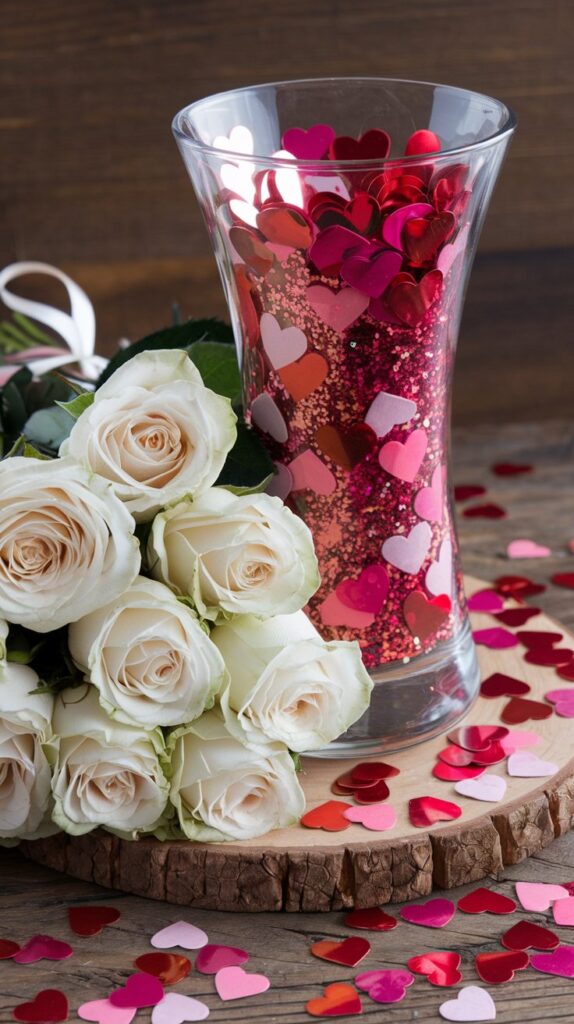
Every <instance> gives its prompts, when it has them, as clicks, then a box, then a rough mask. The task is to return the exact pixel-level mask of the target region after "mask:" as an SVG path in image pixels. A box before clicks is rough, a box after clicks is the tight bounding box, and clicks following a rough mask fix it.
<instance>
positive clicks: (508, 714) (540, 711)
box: [500, 697, 552, 725]
mask: <svg viewBox="0 0 574 1024" xmlns="http://www.w3.org/2000/svg"><path fill="white" fill-rule="evenodd" d="M551 714H552V708H551V707H548V704H541V703H540V701H538V700H525V699H524V698H523V697H513V698H512V700H510V701H509V702H508V704H507V705H506V707H505V708H504V711H503V712H502V714H501V716H500V717H501V719H502V721H503V722H506V723H507V725H520V724H521V723H522V722H527V721H528V720H529V719H533V721H535V722H538V721H541V720H542V719H544V718H550V715H551Z"/></svg>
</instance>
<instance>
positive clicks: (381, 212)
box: [173, 78, 515, 757]
mask: <svg viewBox="0 0 574 1024" xmlns="http://www.w3.org/2000/svg"><path fill="white" fill-rule="evenodd" d="M514 127H515V119H514V116H513V114H512V113H511V111H509V110H508V108H507V107H506V106H504V104H502V103H500V102H498V101H497V100H494V99H491V98H489V97H488V96H483V95H479V94H476V93H471V92H467V91H466V90H462V89H456V88H452V87H450V86H443V85H432V84H427V83H420V82H402V81H392V80H386V79H358V78H349V79H325V80H321V79H316V80H309V81H296V82H282V83H277V84H271V85H261V86H255V87H253V88H247V89H239V90H236V91H233V92H227V93H222V94H220V95H217V96H212V97H209V98H207V99H204V100H200V101H199V102H197V103H194V104H192V105H191V106H189V107H187V108H185V109H184V110H182V111H181V112H180V113H179V114H178V115H177V116H176V118H175V120H174V125H173V128H174V133H175V137H176V140H177V143H178V146H179V149H180V152H181V154H182V156H183V159H184V161H185V164H186V167H187V169H188V171H189V174H190V177H191V180H192V182H193V185H194V187H195V191H196V193H197V197H198V199H199V202H200V204H201V208H202V211H203V214H204V217H205V220H206V223H207V227H208V230H209V233H210V237H211V240H212V243H213V247H214V250H215V256H216V260H217V264H218V266H219V270H220V273H221V278H222V281H223V286H224V289H225V294H226V297H227V301H228V304H229V310H230V314H231V320H232V323H233V328H234V333H235V338H236V342H237V347H238V352H239V357H240V361H241V364H242V370H243V382H244V398H245V409H246V415H247V417H248V418H250V419H251V422H252V424H253V426H254V427H255V429H257V430H259V431H260V432H261V436H262V437H263V438H264V440H265V442H266V444H267V445H268V447H269V449H270V451H271V453H272V455H273V458H274V461H275V463H276V467H277V475H276V477H275V479H274V480H273V483H272V485H271V488H270V490H271V493H275V494H278V495H280V496H281V497H283V498H284V499H285V500H286V501H287V502H288V503H289V504H290V506H291V507H292V508H293V509H294V511H296V512H297V513H298V514H299V515H300V516H301V517H302V518H303V519H304V520H305V522H306V523H307V524H308V525H309V527H310V529H311V530H312V533H313V537H314V540H315V547H316V550H317V555H318V558H319V565H320V569H321V574H322V584H321V588H320V590H319V591H318V593H317V594H316V595H315V597H314V598H313V599H312V601H311V603H310V605H309V608H308V612H309V614H310V616H311V618H312V619H313V621H314V622H315V624H316V625H317V627H318V629H319V630H320V632H321V633H322V634H323V635H324V636H325V637H328V638H333V639H346V640H348V639H353V640H358V642H359V644H360V646H361V649H362V653H363V659H364V662H365V664H366V666H367V668H368V669H369V671H370V672H371V674H372V676H373V679H374V682H375V686H374V689H373V696H372V702H371V707H370V709H369V711H368V713H367V714H366V715H364V716H363V718H362V719H361V720H360V721H359V722H358V723H357V724H356V725H354V726H353V727H352V728H351V729H350V730H349V732H348V733H346V734H345V735H344V736H343V737H341V739H340V740H339V741H337V742H336V743H334V744H332V745H331V746H330V747H329V748H328V749H327V750H326V751H323V752H322V754H323V755H327V756H333V757H334V756H346V755H349V756H351V755H356V754H358V753H364V754H367V753H376V752H378V751H385V750H391V749H397V748H400V747H403V746H406V745H408V744H411V743H413V742H415V741H417V740H419V739H423V738H427V737H429V736H431V735H434V734H436V733H438V732H440V731H441V730H443V729H445V728H446V727H448V726H449V725H451V724H452V723H453V722H454V721H456V720H457V719H458V718H460V717H461V716H462V715H463V714H464V712H465V711H466V710H467V708H468V707H469V705H470V703H471V702H472V700H473V699H474V697H475V696H476V694H477V692H478V685H479V673H478V665H477V661H476V656H475V651H474V646H473V641H472V636H471V632H470V627H469V621H468V616H467V611H466V605H465V598H464V591H463V583H462V576H461V572H460V567H459V558H458V544H457V538H456V529H455V522H454V515H453V503H452V496H451V486H450V480H449V444H450V439H449V420H450V397H451V386H452V371H453V362H454V356H455V350H456V343H457V336H458V329H459V323H460V315H461V310H462V304H463V299H464V293H465V287H466V283H467V280H468V274H469V271H470V267H471V263H472V259H473V255H474V251H475V248H476V242H477V238H478V235H479V231H480V228H481V225H482V221H483V219H484V215H485V213H486V209H487V206H488V202H489V198H490V195H491V192H492V189H493V186H494V184H495V181H496V178H497V175H498V172H499V170H500V166H501V163H502V160H503V158H504V154H505V151H506V148H507V145H508V142H509V140H510V137H511V135H512V132H513V130H514Z"/></svg>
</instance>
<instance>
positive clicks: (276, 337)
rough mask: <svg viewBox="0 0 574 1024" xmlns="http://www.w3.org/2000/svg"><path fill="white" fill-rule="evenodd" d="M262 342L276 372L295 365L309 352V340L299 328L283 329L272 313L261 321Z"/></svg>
mask: <svg viewBox="0 0 574 1024" xmlns="http://www.w3.org/2000/svg"><path fill="white" fill-rule="evenodd" d="M260 329H261V341H262V344H263V348H264V349H265V352H266V355H267V358H268V359H269V362H270V363H271V366H272V367H273V369H274V370H280V369H281V368H282V367H283V366H288V365H289V363H294V362H296V361H297V360H298V359H300V358H301V356H303V355H305V352H306V351H307V338H306V337H305V335H304V334H303V331H301V330H299V328H298V327H281V325H280V324H279V323H278V321H277V320H276V319H275V317H274V316H273V315H272V314H271V313H263V315H262V317H261V321H260Z"/></svg>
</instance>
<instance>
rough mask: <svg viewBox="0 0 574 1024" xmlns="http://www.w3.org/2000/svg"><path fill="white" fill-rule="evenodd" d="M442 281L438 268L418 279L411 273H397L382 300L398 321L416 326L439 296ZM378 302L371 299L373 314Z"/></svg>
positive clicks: (374, 314)
mask: <svg viewBox="0 0 574 1024" xmlns="http://www.w3.org/2000/svg"><path fill="white" fill-rule="evenodd" d="M442 282H443V276H442V274H441V272H440V270H430V271H429V272H428V273H427V274H425V275H424V277H422V278H421V279H420V281H416V280H415V278H414V277H412V275H411V274H406V273H401V274H397V276H396V277H395V278H394V280H393V281H392V282H391V285H390V287H389V289H388V291H387V293H386V295H385V299H384V302H385V304H386V307H387V308H388V309H389V310H390V312H391V314H392V315H393V316H396V317H398V319H399V321H401V322H402V323H403V324H406V325H407V327H411V328H413V327H416V326H417V324H419V323H420V321H421V320H422V319H423V318H424V317H425V315H426V313H427V312H428V310H429V309H430V308H431V306H433V305H434V303H435V302H436V301H437V299H438V298H439V296H440V293H441V291H442ZM378 302H380V300H379V299H371V305H370V307H369V311H370V312H371V313H372V315H373V316H376V315H377V312H378V307H377V303H378ZM381 319H384V317H382V318H381Z"/></svg>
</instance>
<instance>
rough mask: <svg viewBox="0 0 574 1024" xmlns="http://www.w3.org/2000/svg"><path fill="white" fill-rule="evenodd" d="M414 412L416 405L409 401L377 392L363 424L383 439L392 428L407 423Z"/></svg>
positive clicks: (383, 392) (385, 392) (387, 393)
mask: <svg viewBox="0 0 574 1024" xmlns="http://www.w3.org/2000/svg"><path fill="white" fill-rule="evenodd" d="M416 411H417V404H416V402H413V401H411V399H409V398H401V396H400V395H393V394H391V393H390V392H389V391H379V393H378V395H377V396H376V398H374V399H373V401H372V403H371V405H370V406H369V409H368V410H367V414H366V416H365V423H366V424H367V426H369V427H371V429H372V430H374V431H375V434H376V435H377V437H385V436H386V434H388V433H389V431H390V430H392V429H393V427H395V426H399V425H402V424H403V423H408V421H409V420H411V419H412V418H413V416H414V415H415V413H416Z"/></svg>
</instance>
